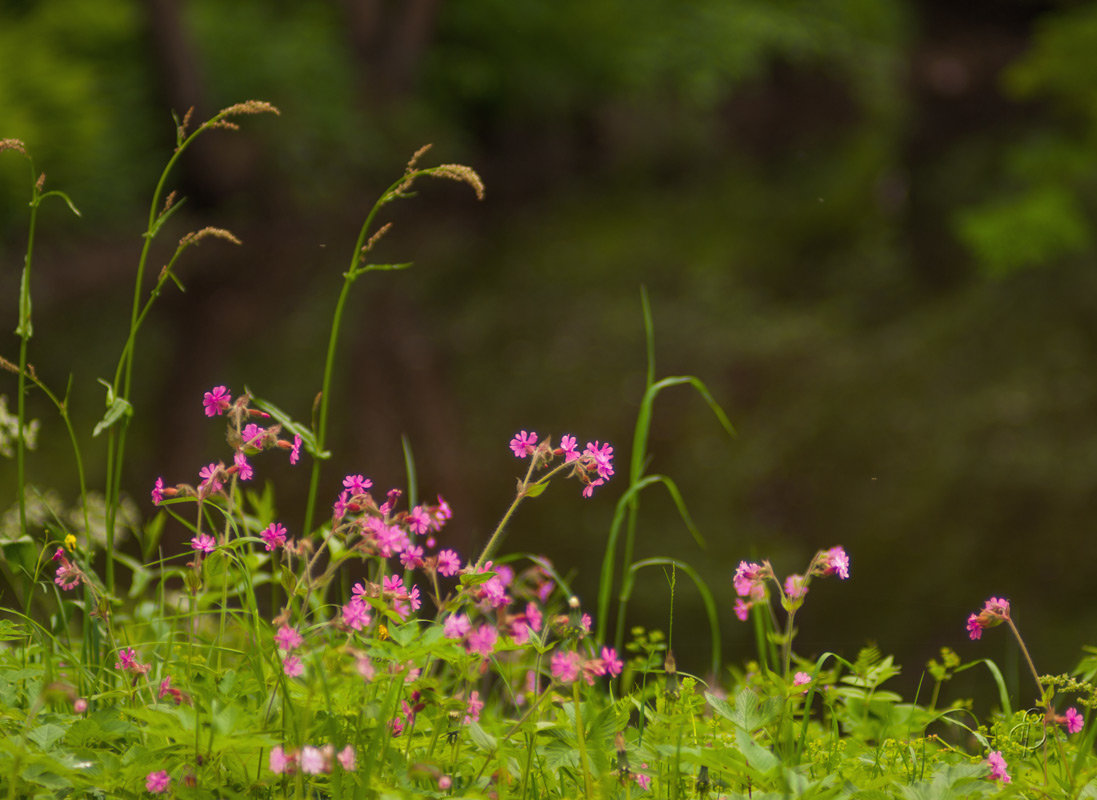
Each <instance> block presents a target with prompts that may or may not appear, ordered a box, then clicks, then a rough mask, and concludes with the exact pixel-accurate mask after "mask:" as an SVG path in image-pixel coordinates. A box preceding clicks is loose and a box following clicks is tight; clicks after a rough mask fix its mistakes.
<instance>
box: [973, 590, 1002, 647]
mask: <svg viewBox="0 0 1097 800" xmlns="http://www.w3.org/2000/svg"><path fill="white" fill-rule="evenodd" d="M1008 619H1009V601H1008V600H1006V599H1004V598H1001V597H992V598H990V599H989V600H987V601H986V603H984V604H983V610H982V611H980V612H979V613H978V614H972V615H971V616H970V617H968V619H967V633H968V636H969V637H971V639H972V640H975V639H978V638H980V637H981V636H982V635H983V629H984V628H993V627H994V626H995V625H1000V624H1002V623H1003V622H1005V621H1006V620H1008Z"/></svg>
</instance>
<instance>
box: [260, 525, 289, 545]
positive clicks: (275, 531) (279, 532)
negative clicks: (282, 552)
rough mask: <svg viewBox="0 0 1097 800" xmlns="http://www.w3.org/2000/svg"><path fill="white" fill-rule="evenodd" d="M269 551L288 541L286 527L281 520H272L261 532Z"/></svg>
mask: <svg viewBox="0 0 1097 800" xmlns="http://www.w3.org/2000/svg"><path fill="white" fill-rule="evenodd" d="M259 536H260V537H261V538H262V539H263V544H264V546H265V547H266V549H267V551H268V552H269V551H271V550H274V549H275V548H277V547H280V546H282V545H284V544H285V543H286V528H285V526H284V525H282V524H281V523H279V522H272V523H271V524H270V525H268V526H267V527H265V528H264V529H263V532H262V533H260V534H259Z"/></svg>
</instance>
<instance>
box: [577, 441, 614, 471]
mask: <svg viewBox="0 0 1097 800" xmlns="http://www.w3.org/2000/svg"><path fill="white" fill-rule="evenodd" d="M583 455H584V456H587V457H589V458H592V459H593V460H594V467H595V469H597V470H598V476H599V477H600V478H602V479H603V480H607V481H608V480H609V479H610V478H611V477H613V447H611V446H610V444H609V442H606V443H605V444H599V443H598V442H597V441H595V442H587V449H586V450H584V451H583Z"/></svg>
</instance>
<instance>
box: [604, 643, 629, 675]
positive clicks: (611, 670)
mask: <svg viewBox="0 0 1097 800" xmlns="http://www.w3.org/2000/svg"><path fill="white" fill-rule="evenodd" d="M602 663H603V664H605V666H606V674H607V675H611V676H613V675H620V674H621V670H622V669H624V667H625V665H624V663H623V662H622V661H621V659H619V658H618V657H617V651H616V650H614V649H613V648H612V647H603V648H602Z"/></svg>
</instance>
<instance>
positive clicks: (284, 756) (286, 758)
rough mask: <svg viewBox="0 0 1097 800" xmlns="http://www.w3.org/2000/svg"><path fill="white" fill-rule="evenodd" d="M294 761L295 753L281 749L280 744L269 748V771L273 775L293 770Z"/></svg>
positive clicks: (295, 759)
mask: <svg viewBox="0 0 1097 800" xmlns="http://www.w3.org/2000/svg"><path fill="white" fill-rule="evenodd" d="M296 762H297V757H296V754H295V753H286V751H285V750H283V749H282V745H280V744H279V745H275V746H274V747H272V748H271V750H270V771H271V772H273V773H274V774H275V775H281V774H282V773H284V772H293V768H294V766H295V765H296Z"/></svg>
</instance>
